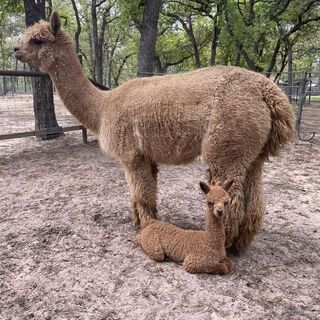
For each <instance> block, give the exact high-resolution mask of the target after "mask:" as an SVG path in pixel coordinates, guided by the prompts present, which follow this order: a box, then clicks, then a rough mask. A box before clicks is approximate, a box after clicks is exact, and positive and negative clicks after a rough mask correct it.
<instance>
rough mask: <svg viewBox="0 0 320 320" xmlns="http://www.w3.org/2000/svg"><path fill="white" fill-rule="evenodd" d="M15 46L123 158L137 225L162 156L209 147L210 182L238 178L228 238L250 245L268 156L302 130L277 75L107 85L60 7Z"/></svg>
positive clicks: (184, 159)
mask: <svg viewBox="0 0 320 320" xmlns="http://www.w3.org/2000/svg"><path fill="white" fill-rule="evenodd" d="M15 54H16V57H17V58H18V59H19V60H21V61H23V62H26V63H30V64H32V65H35V66H38V67H39V68H40V69H41V70H42V71H45V72H48V73H49V74H50V76H51V78H52V80H53V82H54V84H55V86H56V88H57V90H58V93H59V95H60V97H61V99H62V101H63V103H64V104H65V106H66V107H67V108H68V109H69V110H70V112H71V113H72V114H73V115H74V116H75V117H76V118H77V119H78V120H79V121H80V122H82V123H83V124H84V125H85V126H86V127H87V128H89V129H91V130H92V131H94V132H95V133H96V134H97V136H98V138H99V141H100V146H101V148H102V149H103V150H104V151H105V152H111V153H112V154H113V155H114V156H115V157H117V158H118V159H119V160H120V162H121V163H122V165H123V167H124V170H125V175H126V179H127V181H128V184H129V187H130V192H131V200H132V213H133V219H134V222H135V224H136V225H139V224H140V223H141V224H146V223H147V222H148V220H149V219H150V218H155V217H156V211H157V210H156V194H157V173H158V164H159V163H160V164H161V163H167V164H176V165H179V164H184V163H188V162H190V161H192V160H193V159H195V158H196V157H197V156H198V155H200V154H202V156H203V159H204V161H205V163H206V165H207V166H208V169H209V178H210V180H212V181H213V180H216V181H218V180H219V181H227V180H230V179H231V177H232V178H235V182H234V184H233V187H232V189H231V190H230V195H231V198H232V199H231V205H230V210H229V213H228V215H227V216H226V218H225V226H226V246H227V247H230V246H231V245H233V247H234V249H236V250H241V249H245V248H246V247H248V245H249V244H250V242H251V241H252V239H253V238H254V235H255V234H256V233H257V232H258V230H259V229H260V225H261V222H262V218H263V215H264V202H263V192H262V183H261V173H262V166H263V163H264V161H265V160H266V159H267V158H268V156H270V155H276V154H277V153H278V151H279V150H280V148H281V147H282V146H283V145H284V144H286V143H287V142H288V140H289V139H290V137H291V136H292V133H293V128H294V115H293V112H292V110H291V107H290V105H289V103H288V100H287V98H286V97H285V95H283V94H282V93H281V91H280V90H279V89H278V88H277V86H276V85H275V84H273V83H272V81H270V80H269V79H267V78H266V77H264V76H262V75H259V74H257V73H254V72H251V71H247V70H245V69H241V68H235V67H226V66H217V67H213V68H205V69H200V70H197V71H193V72H188V73H184V74H178V75H168V76H162V77H150V78H138V79H134V80H130V81H128V82H126V83H124V84H123V85H121V86H119V87H118V88H116V89H114V90H111V91H108V92H106V91H100V90H98V89H96V88H95V87H94V86H93V85H92V84H91V83H90V82H89V80H88V79H87V78H86V77H85V75H84V74H83V72H82V70H81V66H80V63H79V61H78V58H77V55H76V53H75V50H74V47H73V45H72V42H71V40H70V39H69V37H68V36H67V35H66V33H65V32H64V31H63V30H62V28H61V26H60V18H59V15H58V14H57V13H56V12H54V13H53V14H52V16H51V19H50V23H48V22H41V23H37V24H35V25H34V26H32V27H30V28H28V29H27V30H26V33H25V35H24V40H23V43H22V44H21V45H19V46H18V47H16V48H15ZM209 182H210V181H209Z"/></svg>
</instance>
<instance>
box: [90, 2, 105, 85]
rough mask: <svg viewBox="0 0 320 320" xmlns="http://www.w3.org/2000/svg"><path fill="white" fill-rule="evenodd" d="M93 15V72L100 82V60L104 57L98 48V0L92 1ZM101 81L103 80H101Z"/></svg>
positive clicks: (95, 78)
mask: <svg viewBox="0 0 320 320" xmlns="http://www.w3.org/2000/svg"><path fill="white" fill-rule="evenodd" d="M91 17H92V42H93V51H94V61H93V74H94V80H97V81H98V82H100V80H101V78H102V76H101V72H99V71H101V70H99V71H98V65H99V61H101V59H102V57H100V56H99V53H100V52H99V50H98V41H99V40H98V20H97V7H96V0H92V3H91ZM98 73H99V79H98ZM100 83H101V82H100Z"/></svg>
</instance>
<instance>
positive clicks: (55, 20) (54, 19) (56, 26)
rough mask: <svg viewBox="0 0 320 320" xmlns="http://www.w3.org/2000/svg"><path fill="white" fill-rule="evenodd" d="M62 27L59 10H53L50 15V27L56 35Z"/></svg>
mask: <svg viewBox="0 0 320 320" xmlns="http://www.w3.org/2000/svg"><path fill="white" fill-rule="evenodd" d="M60 28H61V20H60V16H59V13H58V12H57V11H53V12H52V13H51V16H50V29H51V32H52V34H53V35H54V36H55V35H56V34H57V32H58V31H59V30H60Z"/></svg>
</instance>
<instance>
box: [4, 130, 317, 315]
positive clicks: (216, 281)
mask: <svg viewBox="0 0 320 320" xmlns="http://www.w3.org/2000/svg"><path fill="white" fill-rule="evenodd" d="M17 141H18V140H17ZM23 141H27V140H19V143H18V142H16V145H12V144H5V143H2V145H1V149H0V150H1V154H0V319H1V320H9V319H12V320H13V319H19V320H20V319H39V320H42V319H46V320H49V319H52V320H53V319H59V320H60V319H90V320H91V319H93V320H95V319H97V320H98V319H99V320H103V319H246V320H247V319H255V320H256V319H261V320H262V319H264V320H265V319H290V320H291V319H293V320H301V319H320V317H319V314H320V307H319V306H320V296H319V290H320V289H319V288H320V279H319V274H320V267H319V262H320V258H319V256H320V255H319V244H320V240H319V238H320V191H319V189H320V169H319V168H320V139H319V136H318V138H317V139H316V140H313V142H312V143H311V144H310V143H305V142H294V143H292V144H291V145H290V146H289V147H288V148H287V149H286V150H285V151H284V152H283V154H282V156H281V157H279V158H277V159H273V160H272V162H271V163H269V164H267V165H266V168H265V174H264V176H265V180H264V185H265V197H266V204H267V213H268V214H267V215H266V219H265V223H264V226H263V229H262V231H261V233H260V234H259V236H258V237H257V239H256V242H255V243H254V244H253V245H252V247H251V248H250V249H249V250H248V251H247V252H246V253H245V254H244V255H242V256H241V257H239V258H235V261H236V268H235V270H234V272H233V273H232V274H230V275H227V276H212V275H191V274H188V273H186V272H184V271H183V270H182V269H180V268H179V266H178V265H177V264H175V263H171V262H166V263H156V262H154V261H152V260H150V259H149V258H148V257H147V256H146V255H145V254H144V253H143V252H142V250H141V249H140V248H139V247H138V246H137V245H136V244H135V242H134V241H133V240H134V237H135V234H136V231H135V230H134V229H133V227H132V224H131V218H130V212H129V194H128V189H127V186H126V183H125V181H124V175H123V171H122V169H121V168H120V166H119V164H118V163H117V161H116V160H113V159H111V158H109V157H108V156H106V155H103V154H102V153H101V151H100V150H99V149H98V146H97V145H96V144H95V143H91V144H90V145H89V146H85V145H83V144H82V143H81V135H80V133H72V134H68V135H67V136H66V137H64V138H61V139H59V140H57V141H47V142H39V141H36V140H30V139H29V140H28V141H29V142H28V143H24V142H23ZM30 141H32V142H30ZM203 171H204V170H203V164H202V163H201V161H197V162H195V163H194V164H192V165H190V166H185V167H162V168H161V171H160V185H159V188H160V191H159V199H158V200H159V215H160V217H161V218H162V219H165V220H167V221H170V222H173V223H175V224H177V225H179V226H182V227H192V228H202V227H203V226H204V202H203V199H202V195H201V192H200V190H199V188H198V182H199V180H200V179H203V178H204V177H203Z"/></svg>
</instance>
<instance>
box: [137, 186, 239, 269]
mask: <svg viewBox="0 0 320 320" xmlns="http://www.w3.org/2000/svg"><path fill="white" fill-rule="evenodd" d="M200 186H201V189H202V191H203V192H204V193H205V198H206V201H207V204H208V209H207V215H206V230H205V231H196V230H184V229H180V228H178V227H176V226H174V225H172V224H170V223H167V222H162V221H158V220H151V221H150V222H149V224H148V225H147V226H146V227H145V228H144V229H143V230H142V231H141V233H140V235H138V237H137V241H138V243H139V244H140V245H141V246H142V248H143V249H144V251H145V252H146V253H147V254H148V255H149V256H150V257H151V258H152V259H154V260H156V261H164V260H165V258H166V257H168V258H169V259H170V260H172V261H176V262H183V264H182V267H183V269H185V270H186V271H188V272H192V273H200V272H206V273H221V274H225V273H228V272H230V271H231V269H232V267H233V262H232V261H231V260H230V259H228V258H227V257H226V250H225V246H224V243H225V232H224V223H223V217H224V209H225V206H226V205H227V204H228V202H229V200H230V195H229V194H228V192H227V191H226V190H224V188H223V187H221V186H212V187H209V186H208V185H206V184H205V183H204V182H201V183H200Z"/></svg>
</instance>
